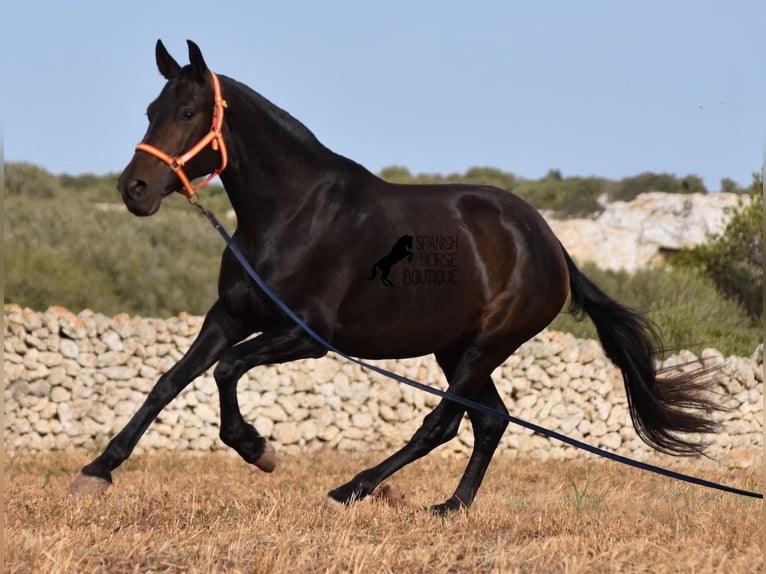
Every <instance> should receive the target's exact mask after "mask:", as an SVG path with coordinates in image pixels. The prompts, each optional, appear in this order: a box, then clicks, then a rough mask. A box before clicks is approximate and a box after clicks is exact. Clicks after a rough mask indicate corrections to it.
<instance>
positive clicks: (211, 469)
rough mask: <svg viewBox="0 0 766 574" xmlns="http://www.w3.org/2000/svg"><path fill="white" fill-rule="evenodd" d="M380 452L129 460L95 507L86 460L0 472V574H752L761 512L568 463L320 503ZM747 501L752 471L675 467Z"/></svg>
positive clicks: (619, 471) (509, 467) (428, 475)
mask: <svg viewBox="0 0 766 574" xmlns="http://www.w3.org/2000/svg"><path fill="white" fill-rule="evenodd" d="M379 456H380V455H374V456H373V455H370V454H366V455H357V454H349V453H338V452H336V451H328V452H323V453H318V454H312V455H305V456H300V457H298V456H292V457H287V456H284V457H282V458H281V460H280V466H279V467H278V468H277V471H276V472H275V473H274V474H272V475H266V474H263V473H261V472H259V471H257V470H255V469H252V468H250V467H248V466H247V465H246V464H245V463H243V462H241V461H240V460H239V459H236V458H234V457H233V456H229V455H224V454H216V455H212V454H211V455H205V456H196V457H195V456H190V455H181V454H174V453H169V454H168V455H167V456H165V457H159V456H156V455H154V456H136V457H133V458H132V459H130V460H129V461H128V462H126V463H125V465H123V467H122V468H121V469H119V470H118V471H116V473H115V481H116V482H115V485H114V487H113V488H112V489H110V491H109V492H108V493H107V494H106V495H104V496H102V497H100V498H96V499H75V498H72V497H70V496H69V495H68V494H67V485H68V483H69V481H70V480H71V479H72V478H73V477H74V476H75V475H76V473H77V471H78V469H79V467H80V466H81V465H82V464H83V463H84V462H86V461H85V459H81V458H77V457H72V456H71V455H70V456H69V457H67V456H65V455H47V456H23V457H15V458H11V459H6V467H5V470H6V476H5V506H6V509H5V511H6V515H5V521H6V522H5V559H6V564H5V569H4V571H5V572H24V573H26V572H78V573H80V572H103V573H110V574H111V573H119V572H206V573H207V572H258V573H265V572H289V573H291V574H297V573H304V572H337V573H346V572H350V573H365V574H367V573H374V572H397V573H398V572H402V573H408V574H409V573H418V572H502V573H513V572H546V573H547V572H572V573H575V572H583V573H585V572H587V573H592V572H652V573H661V572H694V573H705V572H736V573H743V572H762V571H763V554H762V552H761V549H760V548H759V545H760V543H761V538H762V531H763V514H762V512H763V503H762V501H756V500H753V499H747V498H742V497H737V496H734V495H731V494H726V493H718V492H714V491H709V490H706V489H702V488H699V487H696V486H691V485H684V484H680V483H677V482H674V481H671V480H669V479H665V478H661V477H655V476H653V475H650V474H647V473H645V472H640V471H636V470H631V469H627V468H624V467H621V466H619V465H615V464H613V463H600V462H596V461H594V459H592V458H590V457H588V456H586V455H582V456H581V457H580V458H579V459H578V460H577V461H567V462H563V461H561V462H548V463H542V462H535V461H529V460H526V461H519V460H517V461H511V460H507V459H506V460H503V458H502V457H500V456H498V457H497V459H496V460H495V462H494V463H493V466H492V467H491V468H490V471H489V473H488V476H487V478H486V480H485V484H484V486H483V488H482V491H481V492H480V493H479V497H478V499H477V501H476V503H475V504H474V506H473V508H472V509H471V510H470V511H468V512H461V513H458V514H455V515H452V516H449V517H447V518H440V517H435V516H431V515H429V514H427V513H426V512H423V511H422V510H420V509H419V508H420V507H421V506H425V505H428V504H432V503H435V502H441V501H442V500H443V499H445V498H446V497H447V496H448V495H449V494H451V491H452V488H454V486H455V484H456V481H457V479H458V477H459V476H460V473H461V472H462V467H463V464H464V462H465V461H464V460H462V459H448V458H442V457H440V456H438V455H432V456H431V457H429V458H427V459H425V460H423V461H421V462H419V463H415V464H413V465H411V466H410V467H408V468H406V469H405V470H403V471H402V472H400V473H399V474H398V475H396V476H395V477H394V479H393V480H392V483H393V484H395V486H396V487H397V488H398V489H399V490H401V491H402V492H404V493H406V494H407V498H408V501H410V502H411V503H412V504H413V505H414V506H413V507H409V508H392V507H390V506H387V505H386V504H385V503H383V502H381V501H375V500H366V501H363V502H361V503H358V504H357V505H355V506H353V507H351V508H342V507H341V508H335V507H330V506H328V505H325V504H324V496H325V492H326V491H327V490H329V489H330V488H331V487H334V486H337V485H338V484H339V483H341V482H343V481H345V480H347V479H348V478H350V477H351V476H352V475H353V474H354V473H355V472H356V471H358V470H360V469H361V468H363V467H365V465H367V464H369V463H373V462H377V458H378V457H379ZM687 469H690V470H693V471H695V472H696V474H701V475H703V476H704V477H705V478H708V479H712V480H720V481H725V482H727V483H732V484H735V485H738V486H741V487H744V488H749V489H751V490H760V488H761V486H760V484H759V483H760V480H761V477H760V469H758V468H754V469H749V470H715V469H710V468H708V469H701V468H695V467H694V466H691V467H687Z"/></svg>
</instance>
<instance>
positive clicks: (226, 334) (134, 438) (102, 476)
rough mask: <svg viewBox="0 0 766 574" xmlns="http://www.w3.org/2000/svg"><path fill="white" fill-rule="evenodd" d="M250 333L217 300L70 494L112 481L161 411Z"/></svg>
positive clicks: (98, 489)
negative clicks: (179, 354) (191, 338)
mask: <svg viewBox="0 0 766 574" xmlns="http://www.w3.org/2000/svg"><path fill="white" fill-rule="evenodd" d="M251 332H252V330H251V329H248V328H247V327H246V325H245V324H244V323H243V322H241V321H239V320H238V319H235V318H234V317H231V316H230V315H229V314H228V313H227V312H226V311H225V310H224V309H223V305H222V304H221V303H220V301H219V302H217V303H216V304H215V305H213V307H212V308H211V309H210V311H209V312H208V314H207V316H206V317H205V321H204V322H203V324H202V328H201V329H200V332H199V334H198V335H197V338H196V339H195V340H194V343H192V345H191V347H190V348H189V350H188V351H187V352H186V354H185V355H184V356H183V357H182V358H181V360H179V361H178V362H177V363H176V364H175V365H174V366H173V368H171V369H170V370H169V371H168V372H167V373H165V374H164V375H162V376H161V377H160V378H159V380H158V381H157V383H156V384H155V385H154V387H153V388H152V390H151V391H150V392H149V395H148V396H147V398H146V400H145V401H144V403H143V404H142V405H141V407H140V408H139V409H138V411H137V412H136V414H134V415H133V417H132V418H131V419H130V421H129V422H128V424H127V425H125V428H123V429H122V430H121V431H120V432H119V433H118V434H117V435H116V436H115V437H114V438H113V439H112V440H111V441H110V442H109V444H108V445H107V447H106V449H105V450H104V452H103V453H102V454H101V455H100V456H98V457H97V458H96V459H95V460H93V462H91V463H90V464H88V465H86V466H84V467H83V469H82V471H81V473H80V475H79V476H78V477H77V478H75V480H74V481H73V482H72V484H71V485H70V487H69V491H70V492H71V493H72V494H96V493H99V492H103V491H104V490H106V489H107V488H108V487H109V485H110V484H111V483H112V471H113V470H114V469H115V468H117V467H118V466H120V464H122V463H123V462H124V461H125V460H126V459H127V458H128V457H129V456H130V453H131V452H132V451H133V449H134V448H135V446H136V443H138V440H139V439H140V438H141V435H143V434H144V432H145V431H146V429H147V428H148V427H149V425H150V424H151V423H152V421H153V420H154V419H155V418H156V417H157V415H158V414H159V413H160V411H161V410H162V409H163V408H164V407H165V406H166V405H167V404H168V403H170V401H172V400H173V399H174V398H175V397H176V396H177V395H178V393H180V392H181V391H182V390H183V389H184V388H185V387H186V386H187V385H188V384H189V383H190V382H191V381H193V380H194V379H195V378H196V377H197V376H198V375H200V374H201V373H203V372H204V371H205V370H206V369H208V368H210V366H212V365H213V363H215V361H217V360H218V357H219V356H220V355H221V353H222V352H223V351H224V350H225V349H227V348H229V347H231V346H232V345H234V344H236V343H237V342H238V341H240V340H242V339H243V338H244V337H246V336H247V335H249V334H250V333H251Z"/></svg>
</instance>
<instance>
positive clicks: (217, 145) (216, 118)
mask: <svg viewBox="0 0 766 574" xmlns="http://www.w3.org/2000/svg"><path fill="white" fill-rule="evenodd" d="M210 75H211V77H212V79H213V97H214V102H215V103H214V105H213V125H212V126H211V127H210V131H209V132H208V133H207V134H206V135H205V136H204V137H203V138H202V139H201V140H199V141H198V142H197V143H196V144H194V145H193V146H192V147H191V148H190V149H189V150H188V151H187V152H186V153H183V154H181V155H177V156H171V155H170V154H167V153H165V152H164V151H162V150H161V149H159V148H156V147H154V146H153V145H151V144H147V143H144V142H141V143H140V144H138V145H137V146H136V150H137V151H143V152H146V153H148V154H149V155H153V156H154V157H156V158H157V159H159V160H161V161H163V162H165V163H166V164H167V165H168V167H170V169H172V170H173V173H175V174H176V176H178V179H180V180H181V184H182V185H183V190H181V191H180V193H183V194H184V195H185V196H186V197H187V198H192V197H193V196H194V195H196V194H197V191H198V190H200V189H202V188H203V187H205V186H206V185H207V184H208V183H210V182H211V181H212V180H213V179H214V178H216V177H217V176H218V175H220V173H221V172H222V171H223V170H224V169H226V165H227V163H228V161H229V155H228V152H227V150H226V142H225V141H224V139H223V132H222V129H223V114H224V110H225V109H226V100H224V99H223V98H222V97H221V83H220V82H219V80H218V76H216V75H215V73H213V72H210ZM208 145H210V146H211V148H212V149H214V150H216V151H218V152H219V153H220V154H221V165H220V166H219V167H218V169H216V170H215V171H214V172H213V173H211V174H210V175H209V176H207V178H205V179H204V180H203V181H201V182H200V183H198V184H197V185H192V183H191V182H190V181H189V178H188V176H187V175H186V172H185V171H184V165H186V163H188V162H189V161H190V160H191V159H192V158H194V157H195V156H196V155H197V154H199V153H200V152H201V151H202V150H203V149H205V148H206V147H207V146H208Z"/></svg>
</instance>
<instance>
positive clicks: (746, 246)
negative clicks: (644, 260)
mask: <svg viewBox="0 0 766 574" xmlns="http://www.w3.org/2000/svg"><path fill="white" fill-rule="evenodd" d="M747 196H748V201H747V202H740V205H739V206H738V207H737V208H736V209H734V210H732V212H731V213H730V219H729V222H728V224H727V225H726V228H725V229H724V230H723V231H722V232H721V233H720V234H718V235H716V236H714V237H712V238H711V240H710V241H709V242H708V243H705V244H703V245H700V246H698V247H695V248H694V249H690V250H687V251H686V252H685V253H683V254H682V255H681V256H680V257H679V258H678V260H677V263H678V264H679V266H683V267H691V268H695V269H698V270H700V271H701V272H702V273H703V274H704V275H705V276H706V277H708V278H709V279H710V280H711V281H712V282H713V283H714V284H715V286H716V287H717V288H718V289H719V290H720V291H721V293H722V294H723V295H724V296H726V297H731V298H732V299H734V300H736V301H737V302H738V303H739V304H740V305H741V306H742V307H743V308H744V309H745V310H746V311H747V313H748V315H749V316H750V317H751V318H752V319H753V320H756V321H757V320H759V319H761V318H762V317H763V297H764V290H763V225H764V219H763V215H764V214H763V178H762V177H761V175H760V174H758V173H755V174H753V183H752V185H751V186H750V189H749V190H748V191H747Z"/></svg>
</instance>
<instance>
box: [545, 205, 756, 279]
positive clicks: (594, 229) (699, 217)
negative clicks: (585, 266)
mask: <svg viewBox="0 0 766 574" xmlns="http://www.w3.org/2000/svg"><path fill="white" fill-rule="evenodd" d="M739 201H747V196H741V195H738V194H734V193H711V194H701V193H692V194H677V193H661V192H650V193H643V194H641V195H639V196H638V197H636V198H635V199H634V200H633V201H630V202H624V201H616V202H614V203H610V204H608V205H607V206H606V207H605V209H604V211H603V212H602V213H601V214H600V215H599V216H598V217H596V218H594V219H564V220H557V219H553V218H551V217H547V218H546V219H547V220H548V223H549V224H550V226H551V228H553V231H554V232H555V233H556V235H557V236H558V237H559V239H561V242H562V243H563V244H564V246H565V247H566V248H567V250H568V251H569V253H570V254H571V255H572V257H573V258H574V259H575V260H576V261H577V262H578V263H585V262H593V263H595V264H596V265H597V266H598V267H601V268H602V269H611V270H625V271H628V272H633V271H636V270H637V269H640V268H642V267H646V266H647V265H650V264H652V263H654V262H657V261H659V260H661V259H662V256H663V252H665V251H678V250H679V249H681V248H684V247H694V246H696V245H699V244H701V243H704V242H705V241H707V240H708V238H709V236H710V235H711V234H715V233H720V232H721V231H723V229H724V227H725V225H726V221H727V220H728V217H727V212H726V210H727V209H729V208H732V207H735V206H737V204H738V202H739Z"/></svg>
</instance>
